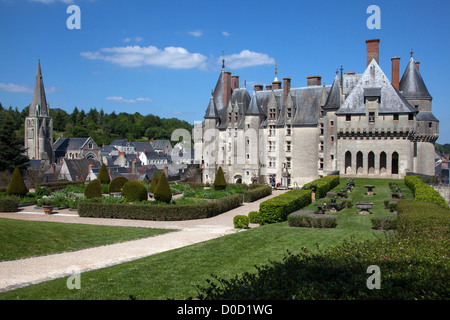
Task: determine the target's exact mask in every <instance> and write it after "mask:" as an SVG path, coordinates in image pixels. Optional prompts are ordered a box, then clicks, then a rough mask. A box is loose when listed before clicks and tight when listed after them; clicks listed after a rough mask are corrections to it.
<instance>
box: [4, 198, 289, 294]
mask: <svg viewBox="0 0 450 320" xmlns="http://www.w3.org/2000/svg"><path fill="white" fill-rule="evenodd" d="M283 192H285V190H273V192H272V195H270V196H268V197H265V198H262V199H259V200H257V201H254V202H251V203H244V205H242V206H240V207H238V208H235V209H233V210H230V211H228V212H225V213H223V214H220V215H218V216H215V217H212V218H208V219H198V220H187V221H143V220H127V219H104V218H83V217H79V216H78V214H76V212H74V211H69V210H67V209H64V210H57V211H56V212H55V213H54V214H52V215H44V214H43V212H42V210H39V209H35V208H34V206H30V207H23V208H21V211H19V212H13V213H4V212H3V213H0V218H8V219H20V220H31V221H52V222H62V223H81V224H94V225H109V226H131V227H143V228H157V229H176V230H177V231H176V232H169V233H166V234H162V235H158V236H153V237H149V238H144V239H138V240H133V241H127V242H122V243H116V244H111V245H105V246H100V247H95V248H90V249H83V250H77V251H73V252H64V253H58V254H51V255H45V256H39V257H32V258H25V259H19V260H13V261H4V262H0V292H4V291H9V290H12V289H15V288H20V287H24V286H27V285H31V284H35V283H40V282H44V281H48V280H51V279H56V278H61V277H66V276H69V275H72V274H73V273H74V272H75V270H77V271H76V272H85V271H89V270H94V269H99V268H104V267H108V266H112V265H115V264H120V263H124V262H127V261H131V260H135V259H139V258H143V257H147V256H150V255H153V254H157V253H160V252H164V251H169V250H172V249H177V248H181V247H184V246H188V245H191V244H195V243H199V242H203V241H207V240H211V239H214V238H218V237H221V236H224V235H227V234H230V233H234V232H237V230H236V229H234V226H233V218H234V216H236V215H242V214H243V215H248V213H249V212H250V211H258V210H259V204H260V203H261V202H262V201H265V200H267V199H269V198H272V197H275V196H277V195H279V194H281V193H283ZM256 226H257V225H250V227H256ZM74 268H76V269H74Z"/></svg>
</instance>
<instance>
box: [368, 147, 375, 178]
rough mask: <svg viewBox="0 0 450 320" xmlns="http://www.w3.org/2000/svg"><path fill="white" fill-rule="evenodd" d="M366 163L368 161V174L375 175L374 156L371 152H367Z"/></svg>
mask: <svg viewBox="0 0 450 320" xmlns="http://www.w3.org/2000/svg"><path fill="white" fill-rule="evenodd" d="M368 161H369V163H368V169H369V171H368V173H369V174H374V173H375V154H374V153H373V152H372V151H370V152H369V157H368Z"/></svg>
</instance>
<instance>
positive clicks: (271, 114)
mask: <svg viewBox="0 0 450 320" xmlns="http://www.w3.org/2000/svg"><path fill="white" fill-rule="evenodd" d="M269 119H275V109H269Z"/></svg>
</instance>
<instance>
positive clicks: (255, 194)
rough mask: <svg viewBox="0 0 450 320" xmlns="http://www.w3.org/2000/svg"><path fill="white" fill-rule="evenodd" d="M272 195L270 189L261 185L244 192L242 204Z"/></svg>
mask: <svg viewBox="0 0 450 320" xmlns="http://www.w3.org/2000/svg"><path fill="white" fill-rule="evenodd" d="M271 194H272V187H270V186H265V185H261V186H258V187H255V188H252V189H249V190H247V191H245V192H244V202H253V201H256V200H259V199H261V198H264V197H267V196H270V195H271Z"/></svg>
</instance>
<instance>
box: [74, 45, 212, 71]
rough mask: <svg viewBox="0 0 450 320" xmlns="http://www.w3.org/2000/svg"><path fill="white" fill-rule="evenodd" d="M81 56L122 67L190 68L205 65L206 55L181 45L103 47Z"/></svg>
mask: <svg viewBox="0 0 450 320" xmlns="http://www.w3.org/2000/svg"><path fill="white" fill-rule="evenodd" d="M81 56H82V57H84V58H87V59H91V60H103V61H106V62H109V63H113V64H117V65H120V66H122V67H142V66H154V67H162V68H169V69H192V68H201V69H204V68H205V67H206V57H205V56H204V55H202V54H200V53H191V52H189V51H188V50H186V49H184V48H182V47H166V48H164V49H159V48H157V47H154V46H148V47H141V46H126V47H113V48H103V49H100V50H99V51H95V52H89V51H86V52H81Z"/></svg>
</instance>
